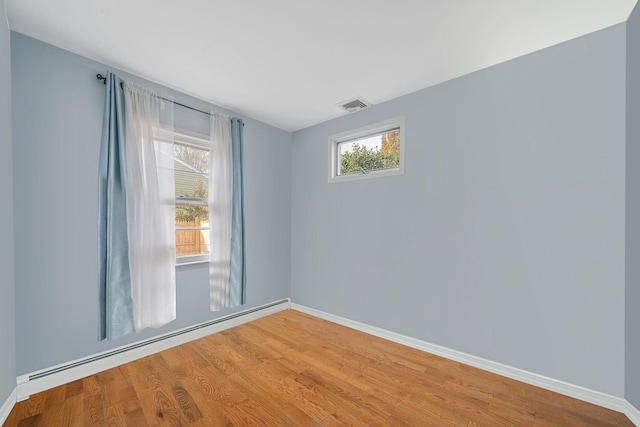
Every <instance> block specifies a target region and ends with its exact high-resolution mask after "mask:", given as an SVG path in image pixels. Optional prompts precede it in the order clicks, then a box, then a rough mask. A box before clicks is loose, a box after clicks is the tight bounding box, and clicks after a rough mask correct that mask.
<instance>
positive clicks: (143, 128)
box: [123, 82, 176, 332]
mask: <svg viewBox="0 0 640 427" xmlns="http://www.w3.org/2000/svg"><path fill="white" fill-rule="evenodd" d="M123 89H124V95H125V111H126V157H127V159H126V163H127V198H126V200H127V236H128V239H129V266H130V270H131V297H132V299H133V317H134V325H135V330H136V332H139V331H140V330H142V329H144V328H147V327H158V326H162V325H164V324H166V323H168V322H170V321H172V320H174V319H175V318H176V286H175V258H176V253H175V232H174V224H175V189H174V178H173V102H169V101H165V100H163V99H161V98H159V97H158V96H156V95H155V94H154V93H153V92H151V91H149V90H148V89H145V88H142V87H139V86H137V85H134V84H132V83H129V82H127V83H125V85H124V88H123Z"/></svg>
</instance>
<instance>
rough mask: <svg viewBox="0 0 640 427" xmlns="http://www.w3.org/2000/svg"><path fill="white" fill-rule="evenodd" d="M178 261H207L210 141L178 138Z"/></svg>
mask: <svg viewBox="0 0 640 427" xmlns="http://www.w3.org/2000/svg"><path fill="white" fill-rule="evenodd" d="M173 165H174V180H175V194H176V222H175V228H176V263H177V264H188V263H194V262H204V261H207V260H208V259H209V258H208V254H209V247H210V245H209V141H207V140H205V139H204V138H200V137H193V136H188V135H184V134H180V133H176V134H175V138H174V163H173Z"/></svg>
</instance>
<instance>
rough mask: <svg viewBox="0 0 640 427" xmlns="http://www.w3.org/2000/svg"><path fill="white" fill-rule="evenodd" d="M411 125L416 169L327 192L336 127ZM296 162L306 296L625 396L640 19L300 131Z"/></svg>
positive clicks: (410, 166)
mask: <svg viewBox="0 0 640 427" xmlns="http://www.w3.org/2000/svg"><path fill="white" fill-rule="evenodd" d="M362 95H364V96H366V94H362ZM399 115H405V116H406V163H405V174H404V175H402V176H393V177H387V178H380V179H371V180H361V181H351V182H343V183H337V184H328V183H327V137H328V136H329V135H332V134H334V133H338V132H342V131H347V130H349V129H353V128H357V127H360V126H363V125H366V124H369V123H374V122H377V121H381V120H384V119H389V118H392V117H395V116H399ZM292 161H293V163H292V165H293V170H292V247H291V249H292V250H291V253H292V263H291V265H292V300H293V302H296V303H300V304H304V305H307V306H310V307H313V308H316V309H319V310H324V311H327V312H329V313H333V314H336V315H340V316H344V317H347V318H351V319H354V320H357V321H361V322H364V323H367V324H370V325H374V326H378V327H382V328H385V329H388V330H391V331H395V332H398V333H401V334H406V335H409V336H412V337H416V338H419V339H423V340H426V341H429V342H433V343H436V344H440V345H444V346H447V347H450V348H453V349H458V350H461V351H464V352H468V353H471V354H474V355H477V356H481V357H485V358H488V359H491V360H494V361H497V362H502V363H505V364H507V365H511V366H514V367H518V368H522V369H525V370H528V371H531V372H536V373H539V374H542V375H546V376H549V377H552V378H556V379H559V380H563V381H567V382H569V383H573V384H577V385H581V386H584V387H588V388H591V389H594V390H598V391H601V392H604V393H610V394H612V395H615V396H620V397H622V396H623V395H624V356H625V354H624V326H625V325H624V322H625V318H624V308H625V307H624V293H625V277H624V256H625V255H624V245H625V243H624V240H625V224H624V221H625V200H624V198H625V190H624V188H625V25H624V24H621V25H618V26H614V27H611V28H609V29H606V30H603V31H600V32H597V33H593V34H590V35H587V36H585V37H581V38H578V39H575V40H572V41H570V42H567V43H564V44H561V45H557V46H555V47H552V48H549V49H545V50H542V51H539V52H536V53H533V54H530V55H527V56H524V57H521V58H518V59H515V60H512V61H509V62H506V63H503V64H500V65H497V66H494V67H491V68H488V69H485V70H482V71H479V72H476V73H473V74H470V75H467V76H464V77H461V78H458V79H455V80H452V81H449V82H446V83H443V84H440V85H437V86H434V87H431V88H428V89H425V90H422V91H419V92H416V93H413V94H410V95H406V96H403V97H401V98H398V99H395V100H392V101H389V102H386V103H383V104H380V105H377V106H374V107H372V108H370V109H367V110H364V111H362V112H359V113H356V114H353V115H348V116H344V117H340V118H338V119H334V120H331V121H328V122H325V123H322V124H319V125H316V126H314V127H311V128H308V129H304V130H301V131H299V132H296V133H294V135H293V158H292Z"/></svg>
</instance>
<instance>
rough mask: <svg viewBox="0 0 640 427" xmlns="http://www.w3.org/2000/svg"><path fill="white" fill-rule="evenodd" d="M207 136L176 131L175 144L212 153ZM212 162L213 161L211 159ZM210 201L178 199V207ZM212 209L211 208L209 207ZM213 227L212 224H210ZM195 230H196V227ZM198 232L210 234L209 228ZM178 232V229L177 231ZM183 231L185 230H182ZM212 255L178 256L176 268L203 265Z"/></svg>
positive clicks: (200, 204) (203, 204) (203, 228)
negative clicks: (203, 231)
mask: <svg viewBox="0 0 640 427" xmlns="http://www.w3.org/2000/svg"><path fill="white" fill-rule="evenodd" d="M205 138H206V135H196V134H190V133H187V132H186V131H182V130H181V131H175V132H174V136H173V141H174V144H179V145H185V146H190V147H194V148H198V149H200V150H206V151H210V149H211V148H210V143H209V140H208V139H205ZM209 161H211V159H209ZM208 204H209V201H208V200H207V201H206V202H205V203H203V202H202V200H201V199H193V198H187V197H176V205H193V206H205V205H208ZM209 209H211V206H209ZM209 226H211V224H209ZM189 229H191V228H185V229H184V230H189ZM194 229H196V228H195V227H194ZM197 229H198V230H206V231H207V232H209V228H208V227H198V228H197ZM176 230H177V229H176ZM181 230H183V229H182V228H181ZM209 255H210V254H197V255H182V256H178V255H176V266H182V265H192V264H202V263H207V262H209V259H210V258H209Z"/></svg>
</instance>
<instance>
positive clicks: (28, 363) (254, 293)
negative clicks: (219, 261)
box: [3, 32, 291, 382]
mask: <svg viewBox="0 0 640 427" xmlns="http://www.w3.org/2000/svg"><path fill="white" fill-rule="evenodd" d="M11 47H12V82H13V99H14V102H13V137H14V147H13V149H14V153H13V154H14V164H13V173H14V182H15V230H14V232H15V260H16V262H15V283H16V331H17V355H18V361H17V371H18V374H19V375H20V374H25V373H29V372H33V371H35V370H39V369H43V368H47V367H50V366H53V365H56V364H59V363H63V362H67V361H70V360H73V359H76V358H80V357H83V356H87V355H90V354H94V353H96V352H100V351H104V350H107V349H109V348H113V347H117V346H121V345H123V344H126V343H129V342H132V341H138V340H140V339H144V338H148V337H151V336H154V335H156V334H160V333H165V332H168V331H171V330H175V329H177V328H181V327H186V326H189V325H192V324H194V323H199V322H203V321H206V320H208V319H212V318H214V317H218V316H220V315H225V314H229V313H230V312H233V311H238V310H240V309H246V308H250V307H254V306H257V305H261V304H264V303H267V302H271V301H274V300H278V299H282V298H285V297H288V296H289V293H290V272H291V270H290V215H291V212H290V209H289V207H290V194H291V187H290V186H291V184H290V183H291V175H290V164H291V134H290V133H288V132H285V131H282V130H279V129H276V128H274V127H271V126H268V125H265V124H263V123H260V122H257V121H255V120H252V119H246V118H245V119H246V121H245V128H244V131H245V168H246V169H245V171H246V172H245V205H246V232H247V234H246V245H247V247H246V256H247V305H246V306H244V307H241V308H239V309H235V310H226V311H223V312H219V313H211V312H209V307H208V296H209V291H208V270H207V266H206V265H205V266H204V267H183V268H181V269H180V270H179V271H178V275H177V292H178V294H177V299H178V307H177V319H176V320H175V321H174V322H172V323H170V324H169V325H167V326H165V327H162V328H159V329H150V330H145V331H143V332H142V333H140V334H132V335H129V336H127V337H124V338H122V339H118V340H114V341H108V342H99V341H98V340H97V331H98V318H97V313H98V310H97V304H98V289H97V227H98V225H97V209H98V201H97V195H96V190H97V184H98V182H97V168H98V149H99V145H100V133H101V122H102V109H103V102H104V86H103V85H102V84H101V83H100V82H99V81H98V80H96V78H95V75H96V73H102V74H104V73H105V72H106V70H107V67H106V66H105V65H103V64H99V63H97V62H94V61H91V60H88V59H86V58H83V57H80V56H78V55H74V54H72V53H69V52H67V51H64V50H61V49H58V48H56V47H53V46H51V45H47V44H44V43H42V42H40V41H37V40H34V39H31V38H29V37H26V36H24V35H22V34H18V33H15V32H12V33H11ZM120 74H121V75H122V76H123V77H125V78H127V77H129V78H132V79H133V80H136V81H139V82H142V83H144V84H145V85H147V86H148V87H151V88H153V89H155V90H157V91H158V92H159V93H161V94H164V95H170V96H173V97H174V99H175V100H176V101H179V102H182V103H185V104H187V105H191V106H194V107H197V108H201V109H205V110H209V109H210V108H211V107H212V106H211V105H210V104H207V103H205V102H203V101H200V100H197V99H193V98H191V97H188V96H186V95H183V94H180V93H176V92H174V91H172V90H169V89H166V88H163V87H161V86H158V85H155V84H152V83H150V82H144V81H142V80H140V79H136V78H133V77H131V76H128V75H127V74H125V73H120ZM217 110H218V111H224V110H221V109H217ZM175 114H176V118H175V121H176V126H181V127H186V128H191V129H195V130H197V129H203V130H204V131H207V130H208V117H207V116H206V115H201V114H199V113H194V112H191V111H190V110H185V109H182V108H180V107H176V113H175ZM3 194H4V193H3ZM3 226H4V224H3ZM12 374H13V373H12ZM12 376H13V377H14V378H13V381H14V382H15V375H12Z"/></svg>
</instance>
